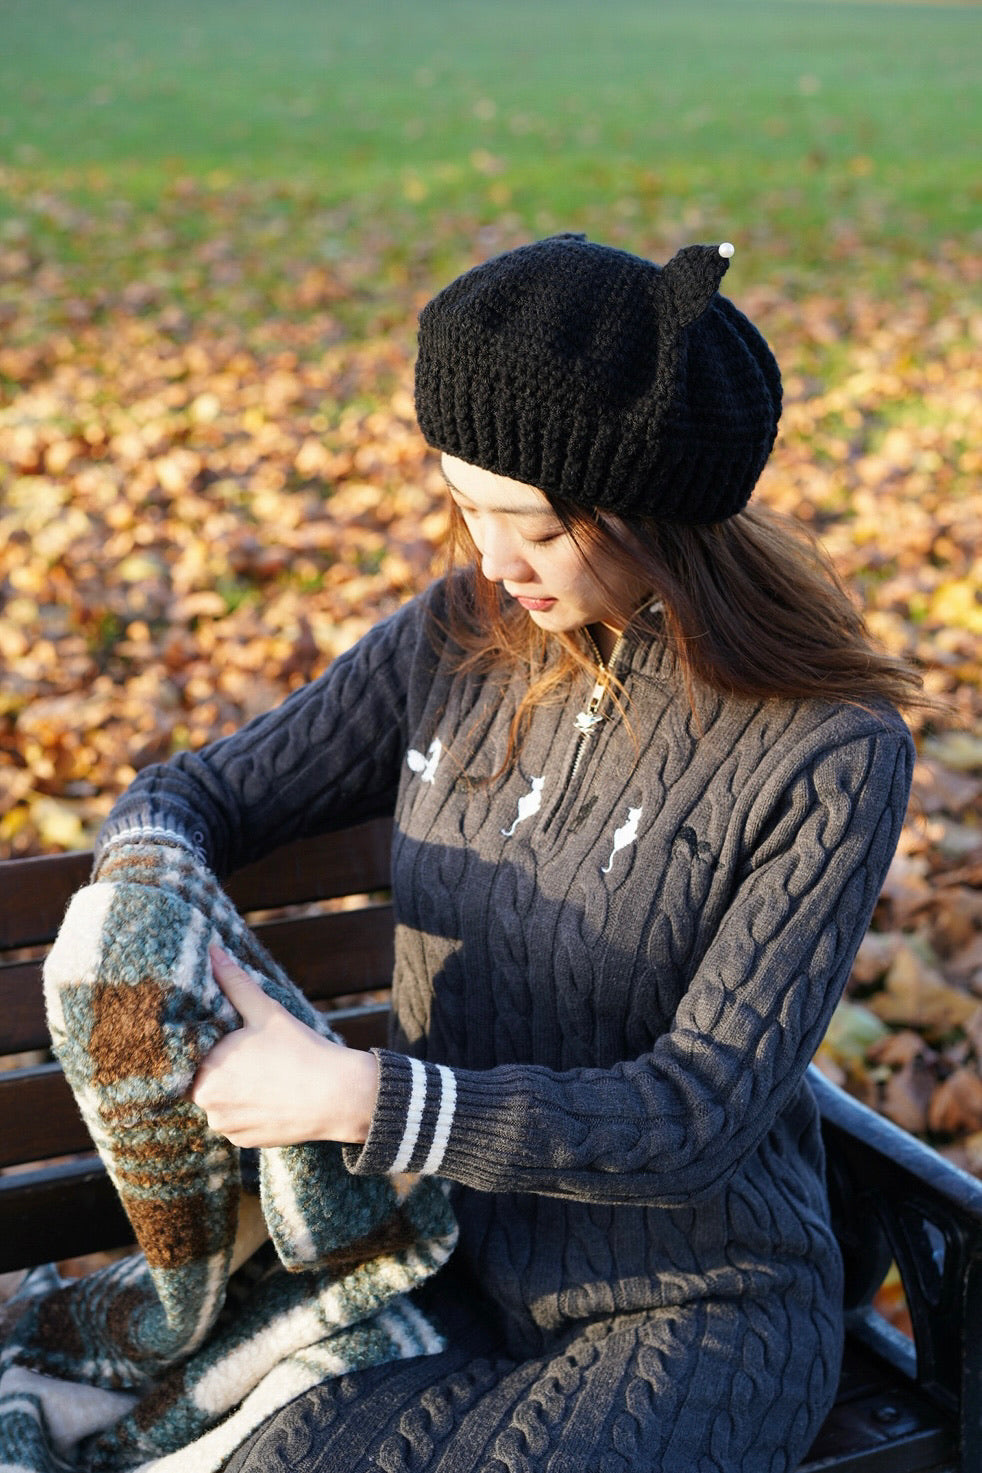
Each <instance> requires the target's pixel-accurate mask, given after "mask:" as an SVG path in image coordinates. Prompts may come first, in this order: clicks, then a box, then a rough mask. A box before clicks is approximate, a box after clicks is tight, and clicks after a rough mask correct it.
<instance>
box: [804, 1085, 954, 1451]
mask: <svg viewBox="0 0 982 1473" xmlns="http://www.w3.org/2000/svg"><path fill="white" fill-rule="evenodd" d="M808 1077H809V1083H810V1085H811V1087H812V1090H813V1091H814V1094H815V1097H816V1099H817V1101H818V1107H819V1110H820V1112H821V1116H822V1129H823V1135H824V1138H825V1146H826V1152H827V1160H828V1167H827V1169H828V1184H829V1197H830V1201H831V1206H832V1218H833V1223H834V1226H835V1231H836V1236H837V1237H838V1239H839V1242H840V1244H841V1246H842V1250H843V1258H844V1260H845V1266H846V1309H847V1325H848V1328H849V1330H850V1331H851V1332H852V1333H853V1334H855V1335H856V1336H857V1337H858V1338H860V1339H861V1340H864V1341H865V1342H866V1343H867V1344H869V1345H870V1346H871V1348H873V1349H875V1350H876V1351H877V1353H878V1354H880V1355H881V1356H883V1357H884V1359H886V1360H887V1361H889V1362H890V1363H891V1364H892V1365H893V1366H894V1367H895V1369H897V1370H898V1371H900V1372H901V1373H903V1374H905V1375H907V1376H908V1377H909V1378H910V1379H911V1380H913V1381H914V1382H916V1384H917V1385H918V1386H919V1387H920V1388H921V1389H922V1390H923V1391H925V1392H926V1393H927V1394H928V1395H929V1396H930V1397H932V1398H933V1399H934V1400H936V1401H937V1402H938V1403H939V1404H940V1405H942V1406H944V1407H946V1408H947V1409H948V1410H949V1411H952V1412H954V1413H955V1414H956V1415H957V1416H958V1417H959V1419H960V1421H961V1445H962V1447H963V1448H964V1450H965V1457H966V1461H965V1464H964V1469H965V1473H982V1182H979V1181H977V1180H976V1179H975V1178H974V1177H972V1176H969V1175H968V1173H967V1172H964V1171H961V1170H960V1169H959V1168H958V1167H956V1166H953V1165H952V1164H951V1162H949V1161H946V1160H945V1159H944V1157H943V1156H940V1155H938V1153H937V1152H936V1151H934V1150H932V1149H931V1148H930V1147H929V1146H926V1145H924V1144H922V1142H921V1141H919V1140H917V1139H916V1138H915V1137H914V1136H911V1135H909V1134H908V1133H907V1132H906V1131H904V1130H901V1129H900V1128H899V1127H898V1126H896V1125H894V1124H892V1122H891V1121H889V1120H886V1119H885V1118H884V1117H883V1116H881V1115H878V1114H876V1113H875V1111H873V1110H871V1109H869V1108H868V1107H867V1106H866V1105H863V1104H861V1103H860V1101H858V1100H856V1099H853V1097H852V1096H851V1095H848V1094H846V1093H845V1091H844V1090H841V1089H839V1088H838V1086H837V1085H834V1084H832V1083H831V1081H830V1080H828V1079H826V1078H825V1076H824V1075H823V1074H821V1072H820V1071H819V1070H818V1069H817V1068H816V1067H815V1066H814V1065H813V1066H812V1067H811V1069H810V1070H809V1075H808ZM891 1259H892V1260H893V1261H894V1262H896V1264H897V1268H898V1270H899V1272H900V1277H901V1280H902V1282H903V1286H904V1294H905V1296H906V1299H907V1307H908V1310H909V1311H910V1318H911V1323H912V1325H913V1331H914V1344H913V1346H911V1344H910V1342H909V1341H908V1340H907V1337H906V1336H904V1335H901V1334H899V1333H898V1332H897V1331H895V1330H891V1328H890V1327H889V1326H888V1325H887V1324H886V1322H885V1321H884V1320H883V1319H882V1318H881V1317H880V1316H878V1315H877V1314H876V1312H875V1311H874V1309H873V1308H872V1303H871V1301H872V1297H873V1294H874V1293H875V1291H876V1289H877V1288H878V1287H879V1285H880V1283H881V1282H882V1280H883V1276H884V1274H885V1272H886V1270H887V1268H888V1267H889V1264H890V1261H891Z"/></svg>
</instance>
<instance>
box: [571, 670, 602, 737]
mask: <svg viewBox="0 0 982 1473" xmlns="http://www.w3.org/2000/svg"><path fill="white" fill-rule="evenodd" d="M606 689H607V686H606V683H605V682H604V681H602V680H598V681H597V683H596V685H595V686H594V687H593V691H592V694H591V696H590V699H589V701H588V703H587V708H586V710H585V711H578V712H577V713H576V716H575V717H574V719H573V725H574V726H575V727H576V730H577V731H578V732H581V733H582V735H583V736H589V735H590V733H591V732H592V731H593V730H594V728H595V727H597V726H599V725H600V723H601V721H603V719H604V718H603V717H602V716H601V715H599V711H600V703H601V701H602V700H603V698H604V692H605V691H606Z"/></svg>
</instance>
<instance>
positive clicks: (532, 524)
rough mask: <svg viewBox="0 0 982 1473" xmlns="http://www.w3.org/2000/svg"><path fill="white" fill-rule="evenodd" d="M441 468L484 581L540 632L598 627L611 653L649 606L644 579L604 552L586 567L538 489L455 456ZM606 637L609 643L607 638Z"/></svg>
mask: <svg viewBox="0 0 982 1473" xmlns="http://www.w3.org/2000/svg"><path fill="white" fill-rule="evenodd" d="M442 465H443V474H444V477H445V479H446V482H447V486H448V488H449V490H450V495H451V497H452V498H453V500H454V501H455V502H456V504H457V507H458V508H459V510H460V514H461V516H462V517H463V519H464V522H465V524H466V526H467V530H468V532H469V533H470V535H471V538H472V539H473V542H474V545H475V547H476V548H477V552H478V556H479V558H480V565H481V571H482V572H483V574H484V576H485V578H487V579H488V581H489V582H491V583H500V584H501V585H502V587H503V588H504V590H505V592H506V593H508V594H510V595H511V597H512V598H514V599H515V600H516V602H518V603H520V604H521V605H522V607H523V608H524V609H526V610H527V611H528V614H529V617H530V618H532V619H533V620H534V621H535V623H536V624H538V626H539V627H540V629H545V630H548V631H549V632H550V633H552V634H560V633H571V632H572V631H573V630H576V629H583V628H585V627H588V626H591V625H592V626H594V628H595V629H596V630H598V631H600V634H601V638H600V640H599V641H598V643H599V644H600V646H601V653H602V654H604V655H606V654H608V653H609V651H610V647H611V645H612V643H613V639H614V638H616V636H617V635H618V634H619V633H620V631H621V630H622V629H623V627H624V625H625V624H626V623H627V621H628V619H629V618H630V616H631V614H632V613H633V612H634V611H635V610H636V609H637V608H638V607H639V606H640V605H641V603H642V602H643V600H644V597H645V593H646V590H645V588H644V586H643V584H642V582H641V580H640V579H638V580H630V579H625V576H624V573H623V571H622V570H621V569H619V568H616V567H615V564H614V561H613V558H612V557H610V555H609V554H608V555H605V554H604V552H603V551H602V550H599V551H598V552H593V551H591V553H590V563H589V564H588V563H587V561H586V559H585V557H584V554H583V552H582V550H581V549H580V548H579V547H578V546H577V544H576V542H575V541H574V540H573V538H572V536H571V535H570V533H569V532H567V531H566V530H565V528H564V527H563V525H562V523H561V522H560V520H559V518H558V517H557V516H556V513H555V511H554V510H553V509H552V507H551V506H550V504H549V501H548V499H547V498H546V497H545V496H544V495H543V493H542V492H541V491H539V490H537V489H536V488H535V487H534V486H526V485H525V484H524V482H522V481H512V480H510V479H509V478H508V477H507V476H499V475H496V474H495V473H494V472H493V471H486V470H482V469H481V467H480V466H476V465H469V464H468V462H467V461H464V460H458V459H457V458H456V456H453V455H447V454H444V455H443V457H442ZM605 583H606V584H607V587H606V588H605V587H604V584H605ZM609 589H617V590H618V593H619V594H620V595H621V596H619V597H617V598H616V599H612V596H611V592H610V591H608V590H609ZM605 632H606V633H607V634H609V635H610V636H611V638H609V639H608V638H605V637H604V634H605ZM595 637H596V636H595ZM605 645H606V649H604V646H605Z"/></svg>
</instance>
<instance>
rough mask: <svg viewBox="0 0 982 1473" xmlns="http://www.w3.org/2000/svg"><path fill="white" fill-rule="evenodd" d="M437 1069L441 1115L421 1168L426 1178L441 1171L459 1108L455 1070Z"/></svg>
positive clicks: (439, 1065) (434, 1128) (437, 1119)
mask: <svg viewBox="0 0 982 1473" xmlns="http://www.w3.org/2000/svg"><path fill="white" fill-rule="evenodd" d="M436 1067H437V1069H438V1070H439V1071H440V1113H439V1114H438V1115H437V1117H436V1125H435V1126H434V1127H433V1144H432V1145H431V1146H430V1150H429V1155H428V1156H427V1158H426V1160H425V1161H424V1162H423V1164H422V1166H421V1167H420V1171H421V1172H422V1173H423V1175H424V1176H430V1175H432V1173H433V1172H434V1171H439V1169H440V1163H441V1162H442V1161H443V1158H444V1156H445V1155H446V1153H447V1145H448V1143H449V1140H450V1130H451V1127H452V1125H453V1117H454V1112H455V1110H456V1108H457V1080H456V1079H455V1077H454V1072H453V1070H452V1069H448V1068H447V1066H446V1064H437V1066H436Z"/></svg>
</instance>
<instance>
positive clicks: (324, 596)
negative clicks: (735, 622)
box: [0, 0, 982, 1171]
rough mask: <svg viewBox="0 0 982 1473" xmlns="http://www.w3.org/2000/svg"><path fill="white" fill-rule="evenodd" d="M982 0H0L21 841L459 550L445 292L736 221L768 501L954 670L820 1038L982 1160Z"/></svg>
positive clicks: (738, 275)
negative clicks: (445, 552) (448, 541)
mask: <svg viewBox="0 0 982 1473" xmlns="http://www.w3.org/2000/svg"><path fill="white" fill-rule="evenodd" d="M980 19H982V13H980V8H979V6H978V5H975V4H957V3H947V4H906V3H890V0H881V3H851V0H827V3H819V0H647V3H634V0H603V3H602V4H601V3H597V0H590V3H582V0H534V3H527V0H526V3H523V4H518V3H515V0H495V3H494V4H493V5H491V4H487V3H486V0H415V3H412V4H406V3H398V0H361V3H354V0H350V3H348V0H344V3H342V0H277V4H275V5H270V4H268V3H263V4H260V3H258V0H168V3H167V5H166V6H163V5H158V6H149V5H146V4H133V3H132V0H128V3H122V0H84V3H79V0H0V854H5V855H8V856H10V855H13V856H21V855H32V854H38V853H43V852H50V851H54V850H59V849H65V848H80V849H84V848H86V847H88V846H89V845H90V844H91V841H92V838H93V836H94V834H95V832H96V829H97V828H98V825H99V822H100V821H101V819H102V817H103V816H104V815H105V813H106V811H107V810H108V807H109V805H110V804H111V802H112V800H113V798H114V797H115V795H116V794H117V793H118V792H119V791H120V790H121V788H122V787H123V786H125V784H126V783H127V782H128V781H130V780H131V778H132V777H133V775H134V772H135V771H136V770H137V769H138V768H140V767H141V766H143V765H145V764H146V763H148V762H150V761H153V760H156V759H159V758H161V757H166V756H167V755H168V754H169V753H171V752H173V751H175V750H178V749H179V748H181V747H185V746H198V745H200V744H202V743H203V742H205V741H207V740H209V739H210V738H212V737H214V736H216V735H218V734H220V733H222V732H225V731H229V730H232V729H234V728H235V727H236V726H238V725H240V724H241V723H242V721H243V720H245V719H246V718H247V717H249V716H251V715H253V714H255V713H256V712H258V711H261V710H264V709H266V708H267V707H268V706H270V705H272V704H273V703H275V702H276V701H278V700H279V699H280V698H281V697H282V696H283V695H284V694H285V693H286V692H288V691H289V690H290V689H292V688H293V687H294V686H296V685H297V684H298V683H300V682H302V681H304V680H306V679H308V678H310V677H311V676H312V675H316V674H317V673H318V672H319V671H320V670H321V669H323V668H324V666H325V665H326V664H327V662H328V661H329V660H330V659H331V658H332V656H333V655H335V654H336V653H338V652H339V651H340V650H341V649H343V648H345V647H346V646H347V645H348V644H350V643H351V641H352V640H353V639H354V638H356V637H357V635H358V634H359V633H361V632H362V630H364V629H365V628H366V627H368V625H369V624H371V623H372V622H373V621H374V620H375V619H377V618H378V617H379V615H380V614H382V613H384V612H386V611H387V610H389V609H390V608H392V607H393V606H394V605H395V604H397V603H398V602H400V601H401V600H403V599H405V598H406V597H408V596H409V595H410V594H411V593H412V592H413V591H414V590H415V589H416V588H418V587H420V586H421V585H422V584H423V583H424V582H425V581H426V580H427V579H428V578H429V577H430V576H431V575H432V574H433V573H434V572H435V571H438V570H439V567H440V550H439V544H440V537H441V533H442V530H443V524H444V510H443V501H442V494H441V492H442V483H441V481H440V478H439V475H438V472H437V469H436V465H435V461H434V459H433V457H432V456H430V455H428V454H427V453H426V452H425V449H424V447H423V445H422V443H421V440H420V437H419V435H418V432H417V430H416V427H415V422H414V418H413V412H412V397H411V395H412V363H413V354H414V337H415V319H416V314H417V312H418V310H419V308H420V307H421V306H422V304H423V303H424V302H425V301H426V300H427V298H428V297H429V296H431V295H432V294H433V292H434V291H435V290H437V289H438V288H439V287H440V286H442V285H443V284H444V283H445V282H446V281H447V280H449V279H450V278H451V277H452V276H453V275H455V274H456V273H457V272H459V271H460V270H463V269H464V268H466V267H467V266H469V265H471V264H472V263H474V262H475V261H477V260H479V259H482V258H484V257H486V256H488V255H490V254H493V253H494V252H496V251H499V250H503V249H507V248H509V247H511V246H513V245H516V244H519V243H521V242H522V241H525V240H528V239H531V238H535V237H537V236H541V235H544V234H548V233H550V232H553V231H557V230H565V229H574V230H582V231H586V232H587V233H588V234H589V235H591V236H592V237H594V238H597V239H601V240H604V241H607V242H609V243H611V244H615V245H620V246H623V247H625V248H627V249H630V250H634V251H637V252H639V253H642V254H645V255H650V256H652V257H653V258H654V259H656V260H665V259H666V258H667V257H668V256H669V255H670V254H671V253H672V252H673V251H674V250H675V249H676V248H677V247H678V246H679V245H682V244H684V243H686V242H689V241H694V240H704V241H719V240H727V239H728V240H731V241H733V242H734V244H735V246H736V255H735V258H734V261H733V264H732V266H731V269H730V272H729V274H728V276H727V279H726V286H725V289H726V292H727V294H728V295H729V296H731V297H732V298H733V299H734V300H735V301H736V302H737V304H738V305H740V306H741V307H743V308H744V309H745V310H746V311H748V312H749V313H750V315H751V316H752V317H753V318H754V320H755V321H756V322H757V323H758V324H759V325H760V326H761V328H762V329H763V330H764V332H765V333H766V335H767V336H768V337H769V339H770V341H771V342H772V344H773V346H774V348H775V351H776V352H777V355H778V357H779V359H780V361H781V363H782V366H783V369H784V373H785V382H786V390H787V407H786V411H785V416H784V421H783V427H782V434H781V437H780V440H779V445H778V449H777V451H776V453H775V456H774V458H773V461H772V463H771V465H770V466H769V468H768V470H767V472H766V473H765V477H764V480H763V482H762V484H761V488H760V492H759V494H760V496H761V497H762V498H763V499H766V500H768V501H770V502H771V503H772V504H774V505H776V506H779V507H782V508H784V509H786V510H787V511H789V512H792V513H794V514H795V515H797V516H800V517H802V518H804V519H806V520H807V521H808V522H809V523H810V524H811V525H812V526H813V527H814V528H815V530H816V531H817V532H818V533H819V534H820V536H821V537H822V539H823V541H824V543H825V545H826V547H827V548H828V550H829V551H830V553H831V554H832V556H833V558H834V559H835V562H836V564H837V566H838V568H839V570H840V572H841V573H842V576H843V577H844V579H845V580H846V582H847V584H848V586H849V587H850V589H851V590H852V591H853V592H854V594H855V596H856V598H857V600H859V601H861V602H862V604H863V605H864V607H865V608H866V610H867V612H868V618H869V622H870V625H871V627H872V629H873V631H874V632H875V634H876V635H877V637H878V638H879V639H880V640H881V641H882V643H884V644H885V645H886V646H887V647H888V648H890V649H891V650H894V651H897V652H903V653H906V654H907V655H909V656H910V657H911V658H913V659H914V660H915V661H916V662H917V663H918V664H919V665H920V667H921V668H922V669H923V671H924V675H925V680H926V682H927V684H928V686H929V688H930V689H931V690H932V691H933V692H934V693H936V694H938V695H940V696H943V697H944V698H945V700H946V701H947V703H948V707H947V714H946V715H943V716H932V717H931V718H930V720H925V719H923V718H916V719H915V723H914V724H915V728H916V735H917V739H918V743H919V749H920V761H919V764H918V771H917V782H916V790H915V800H914V803H913V804H912V807H911V814H910V819H909V821H908V825H907V828H906V829H905V833H904V839H903V842H902V845H901V850H900V852H899V854H898V856H897V860H896V861H895V864H894V867H893V869H892V870H891V875H890V879H889V880H888V884H887V887H886V890H885V892H884V898H883V900H882V901H881V904H880V906H879V908H878V911H877V915H876V917H875V920H874V929H873V930H872V931H871V933H870V936H869V937H868V938H867V942H866V943H865V944H864V949H863V951H862V952H861V954H860V959H859V962H858V963H857V971H856V976H855V977H854V980H853V984H852V987H851V991H850V996H849V998H848V999H847V1001H846V1003H845V1004H844V1005H843V1008H842V1010H840V1015H839V1017H838V1019H837V1024H836V1028H835V1029H834V1030H833V1032H832V1034H830V1038H829V1040H827V1043H826V1048H825V1051H824V1058H825V1064H826V1067H828V1069H829V1070H830V1072H832V1073H834V1074H837V1077H842V1078H844V1079H846V1080H847V1081H848V1082H850V1084H851V1086H852V1087H854V1088H856V1089H857V1091H859V1092H864V1093H865V1094H866V1095H867V1096H868V1097H871V1096H875V1097H876V1100H877V1102H878V1103H879V1104H880V1105H881V1107H882V1108H886V1109H887V1111H888V1113H892V1114H893V1115H894V1118H898V1119H900V1120H901V1123H905V1124H907V1125H908V1126H909V1128H912V1129H917V1130H918V1131H920V1132H921V1133H927V1135H928V1136H929V1138H931V1139H933V1140H935V1142H936V1143H938V1144H939V1147H940V1148H942V1149H945V1150H947V1151H948V1152H949V1153H950V1154H952V1155H953V1156H954V1157H955V1158H956V1159H958V1160H959V1161H961V1162H962V1163H963V1164H966V1163H967V1164H969V1165H970V1167H971V1169H976V1170H980V1171H982V1079H980V1076H979V1069H978V1059H979V1056H980V1055H982V1012H980V1008H979V999H980V997H982V940H980V927H982V826H980V794H982V729H980V720H979V718H980V713H982V674H980V664H979V658H978V656H979V647H980V641H979V636H980V634H982V604H980V577H979V574H980V548H982V493H980V489H979V470H980V466H982V452H980V437H979V428H980V424H979V420H980V411H979V405H980V397H982V396H980V393H979V390H980V369H979V356H978V347H979V338H980V336H982V326H980V324H982V309H980V301H979V294H978V286H979V274H980V271H979V265H980V250H979V247H980V230H979V227H980V216H982V208H980V189H979V173H978V161H977V154H978V140H979V136H980V129H979V113H980V104H979V95H980V94H979V86H978V83H979V61H978V58H979V57H980V55H982V46H980V40H982V34H980V32H982V27H980ZM952 1078H954V1079H955V1080H956V1084H957V1088H955V1087H952V1086H951V1084H950V1081H951V1080H952Z"/></svg>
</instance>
